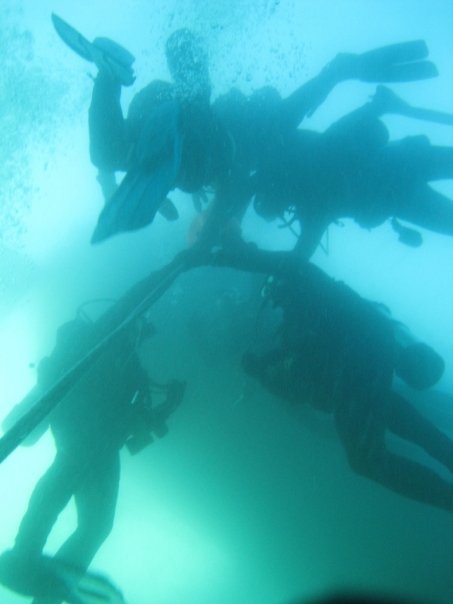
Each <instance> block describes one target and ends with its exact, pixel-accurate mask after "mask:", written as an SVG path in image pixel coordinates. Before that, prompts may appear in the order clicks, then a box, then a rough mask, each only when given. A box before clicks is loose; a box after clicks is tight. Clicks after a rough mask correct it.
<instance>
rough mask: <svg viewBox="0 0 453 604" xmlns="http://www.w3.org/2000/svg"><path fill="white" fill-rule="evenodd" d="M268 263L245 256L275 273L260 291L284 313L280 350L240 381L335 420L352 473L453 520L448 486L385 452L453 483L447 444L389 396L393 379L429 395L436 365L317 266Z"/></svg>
mask: <svg viewBox="0 0 453 604" xmlns="http://www.w3.org/2000/svg"><path fill="white" fill-rule="evenodd" d="M273 254H274V255H275V252H262V251H259V250H254V251H252V252H251V253H250V254H249V256H250V259H251V261H250V262H251V265H253V264H254V265H255V266H256V267H258V266H260V268H262V267H264V266H265V265H266V264H268V265H270V263H274V265H275V266H277V267H278V268H279V270H280V274H279V277H275V278H273V279H271V280H270V281H269V282H268V284H267V286H266V288H265V289H266V296H267V297H268V299H269V300H270V301H271V302H272V303H273V304H274V305H276V306H277V307H279V308H281V309H282V310H283V319H282V323H281V333H280V340H281V341H280V344H279V345H278V346H277V347H275V348H273V349H272V350H270V351H269V350H268V351H265V352H264V353H260V354H255V353H252V352H248V353H246V354H245V355H244V357H243V367H244V369H245V371H246V372H247V373H248V374H249V375H251V376H253V377H254V378H256V379H258V380H259V381H260V382H261V383H262V384H263V386H264V387H266V388H267V389H268V390H269V391H270V392H272V393H273V394H275V395H276V396H278V397H280V398H282V399H283V400H286V401H289V402H291V403H293V404H303V403H306V404H308V405H310V406H312V407H314V408H315V409H318V410H320V411H323V412H325V413H328V414H332V415H333V417H334V421H335V426H336V430H337V433H338V435H339V437H340V440H341V443H342V445H343V447H344V449H345V451H346V454H347V457H348V461H349V465H350V466H351V468H352V469H353V470H354V471H355V472H357V473H358V474H360V475H362V476H365V477H367V478H369V479H371V480H374V481H376V482H377V483H379V484H381V485H382V486H384V487H386V488H388V489H390V490H393V491H395V492H396V493H399V494H400V495H403V496H405V497H408V498H410V499H413V500H416V501H419V502H422V503H425V504H429V505H432V506H435V507H438V508H441V509H444V510H448V511H449V512H453V482H448V481H447V480H446V479H445V478H443V477H442V476H441V475H440V474H438V473H437V472H435V471H434V470H432V469H430V468H429V467H428V466H427V465H426V466H425V465H423V464H422V463H419V462H417V461H413V460H411V459H409V458H406V457H402V456H400V455H398V454H396V453H394V452H392V451H391V450H389V449H388V448H387V445H386V442H385V436H386V433H387V432H391V433H393V434H395V435H397V436H398V437H400V438H402V439H404V440H406V441H409V442H410V443H413V444H415V445H417V446H418V447H421V448H422V449H423V450H424V451H425V452H426V453H427V454H428V455H429V456H430V457H431V458H433V459H435V460H436V461H438V462H440V464H442V465H443V466H444V467H445V469H446V470H447V471H449V472H450V473H453V441H452V440H450V439H449V438H448V437H447V435H445V434H444V433H443V432H441V431H440V430H439V429H437V428H436V427H435V426H434V425H433V424H432V423H431V422H430V421H429V420H428V419H426V418H425V417H423V416H422V415H420V414H419V413H418V412H417V411H416V409H415V408H414V407H413V406H412V405H411V404H410V403H409V402H408V401H407V400H406V399H405V398H404V397H402V396H400V395H399V394H397V393H396V392H395V391H394V390H393V388H392V380H393V377H394V376H395V375H398V376H399V377H401V378H402V379H403V380H405V381H406V382H407V383H408V384H409V385H410V386H412V387H414V388H417V389H420V388H429V387H431V386H432V385H433V384H435V383H436V382H437V381H438V380H439V379H440V377H441V375H442V373H443V369H444V363H443V360H442V358H441V357H440V356H439V355H438V354H437V353H436V352H435V351H434V350H433V349H432V348H430V347H428V346H426V345H425V344H422V343H418V342H416V341H414V339H413V338H411V337H408V335H407V334H408V332H407V331H406V330H405V329H404V328H403V327H402V326H401V324H399V323H397V322H395V321H393V320H391V319H390V318H389V316H388V314H387V312H386V311H385V310H384V311H383V309H382V308H381V307H380V306H377V305H375V304H373V303H370V302H368V301H367V300H364V299H363V298H361V297H360V296H359V295H358V294H356V293H355V292H354V291H353V290H351V289H350V288H349V287H347V286H346V285H345V284H343V283H341V282H336V281H334V280H333V279H331V278H330V277H328V276H327V275H326V274H325V273H323V272H322V271H321V270H320V269H319V268H318V267H316V266H315V265H312V264H310V263H306V264H304V266H303V267H302V268H300V270H288V271H287V274H286V275H283V274H282V272H281V270H282V266H283V264H284V263H285V262H286V260H285V259H284V255H283V254H280V255H277V256H275V259H272V255H273ZM244 257H245V256H244ZM291 262H292V263H293V265H292V266H294V258H291Z"/></svg>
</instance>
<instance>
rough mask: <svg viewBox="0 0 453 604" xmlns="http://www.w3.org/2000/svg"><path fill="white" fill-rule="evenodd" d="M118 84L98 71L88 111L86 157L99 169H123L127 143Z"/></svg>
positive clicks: (125, 162)
mask: <svg viewBox="0 0 453 604" xmlns="http://www.w3.org/2000/svg"><path fill="white" fill-rule="evenodd" d="M120 96H121V84H120V83H119V82H118V81H116V80H114V79H113V78H111V77H110V76H109V75H108V74H106V73H105V72H103V71H102V70H100V71H99V73H98V75H97V77H96V80H95V82H94V89H93V96H92V99H91V105H90V110H89V134H90V157H91V161H92V162H93V164H94V165H95V166H96V167H97V168H99V170H102V171H106V172H114V171H116V170H125V169H126V167H127V166H126V164H127V155H128V144H127V135H126V122H125V120H124V117H123V112H122V110H121V105H120Z"/></svg>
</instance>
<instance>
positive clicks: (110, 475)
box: [55, 453, 120, 570]
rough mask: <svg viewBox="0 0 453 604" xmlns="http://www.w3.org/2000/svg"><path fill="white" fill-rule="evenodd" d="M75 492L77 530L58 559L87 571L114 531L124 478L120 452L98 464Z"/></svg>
mask: <svg viewBox="0 0 453 604" xmlns="http://www.w3.org/2000/svg"><path fill="white" fill-rule="evenodd" d="M93 465H94V466H95V467H94V468H92V471H90V473H89V475H88V476H87V478H86V480H85V481H84V484H83V486H81V488H80V489H79V490H77V492H76V493H75V502H76V507H77V528H76V530H75V531H74V533H73V534H72V535H71V536H70V537H69V539H67V540H66V542H65V543H64V544H63V545H62V546H61V548H60V549H59V550H58V552H57V553H56V555H55V558H57V559H59V560H62V561H63V562H66V563H68V564H71V565H74V566H76V567H77V568H79V569H80V570H86V569H87V568H88V566H89V565H90V563H91V560H92V559H93V557H94V555H95V554H96V552H97V551H98V549H99V548H100V546H101V545H102V543H103V542H104V541H105V539H106V538H107V537H108V535H109V534H110V532H111V530H112V526H113V521H114V517H115V509H116V502H117V498H118V487H119V479H120V461H119V453H116V454H114V455H112V456H111V457H110V456H109V459H108V460H102V461H100V462H99V461H98V462H96V461H95V460H94V461H93Z"/></svg>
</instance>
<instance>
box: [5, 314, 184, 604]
mask: <svg viewBox="0 0 453 604" xmlns="http://www.w3.org/2000/svg"><path fill="white" fill-rule="evenodd" d="M93 329H94V327H93V324H92V323H90V322H86V321H84V320H82V319H80V318H78V319H76V320H74V321H71V322H69V323H66V324H64V325H62V326H61V327H60V329H59V331H58V334H57V343H56V347H55V349H54V351H53V353H52V355H51V356H50V357H46V358H45V359H43V360H42V361H41V362H40V364H39V366H38V392H37V393H35V394H36V395H38V394H39V391H46V390H47V389H48V388H49V387H50V386H51V385H52V384H53V383H54V382H55V381H56V380H58V378H59V377H60V375H61V373H62V372H64V371H65V368H67V367H68V366H71V365H73V363H74V362H75V361H76V360H77V358H78V356H79V355H80V350H81V349H83V348H85V347H86V345H89V344H90V343H91V340H92V335H93ZM152 333H153V329H152V326H151V325H150V324H149V323H148V322H147V321H146V320H145V319H140V320H139V321H137V322H136V323H135V324H134V325H133V326H132V327H130V328H129V329H128V330H124V331H123V332H121V333H120V334H119V335H118V336H117V337H116V339H114V340H113V341H112V343H111V345H110V346H109V348H108V349H107V350H106V351H105V352H104V354H103V355H102V356H101V357H100V358H99V359H98V360H97V362H96V363H94V364H93V366H92V367H91V368H90V370H89V371H88V372H87V374H86V375H85V376H84V377H83V378H82V379H81V380H80V381H79V382H78V383H77V384H76V385H75V386H74V387H73V389H72V390H71V391H70V392H69V394H68V395H67V396H66V397H65V398H64V399H63V401H62V402H61V403H60V405H59V406H58V407H57V408H56V409H55V410H54V411H53V412H52V414H51V415H50V418H49V420H50V427H51V430H52V434H53V436H54V438H55V445H56V455H55V459H54V461H53V463H52V465H51V466H50V467H49V469H48V470H47V471H46V472H45V474H44V475H43V476H42V478H41V479H40V480H39V481H38V483H37V485H36V487H35V489H34V491H33V493H32V495H31V498H30V502H29V505H28V509H27V511H26V513H25V516H24V518H23V519H22V521H21V524H20V527H19V530H18V533H17V536H16V540H15V544H14V548H13V550H11V551H9V552H6V553H4V554H3V555H2V557H1V560H0V577H1V580H2V582H4V583H5V585H7V586H9V587H11V588H12V589H15V590H17V591H19V592H20V593H24V594H27V595H34V596H36V599H35V600H34V604H56V603H59V602H60V601H61V600H62V599H65V598H66V597H68V596H67V594H66V592H65V589H66V590H67V589H72V586H71V581H69V588H68V587H66V588H65V587H64V585H62V583H64V581H68V579H67V569H69V568H71V569H73V573H74V574H75V575H76V576H77V579H80V576H81V575H82V574H83V573H84V572H85V571H86V570H87V569H88V567H89V565H90V563H91V561H92V559H93V557H94V555H95V554H96V552H97V551H98V549H99V547H100V546H101V545H102V543H103V542H104V540H105V539H106V538H107V536H108V535H109V533H110V531H111V529H112V526H113V521H114V515H115V508H116V501H117V495H118V487H119V478H120V460H119V451H120V449H121V447H122V446H123V445H124V444H126V446H127V447H128V449H129V451H130V452H131V453H133V454H135V453H137V452H138V451H140V450H141V449H142V448H143V447H144V446H146V445H147V444H149V443H150V442H152V433H153V434H155V435H157V436H159V437H160V436H163V435H164V434H165V433H166V425H165V421H166V418H167V417H168V416H169V415H170V414H171V413H172V412H173V411H174V409H175V408H176V406H177V405H178V404H179V402H180V401H181V398H182V396H183V392H184V385H183V384H181V383H179V382H171V383H170V384H169V385H167V386H159V385H157V384H155V383H153V382H152V381H151V380H150V378H149V377H148V375H147V373H146V371H145V370H144V369H143V367H142V366H141V364H140V360H139V356H138V353H137V348H138V347H139V346H140V344H141V343H142V342H143V341H144V340H145V339H146V338H148V337H149V336H150V335H152ZM75 342H76V343H77V345H74V343H75ZM151 390H155V391H156V390H159V391H160V392H161V393H163V394H164V396H166V400H165V401H164V402H163V403H161V404H160V405H159V406H157V407H156V408H152V406H151V404H152V401H151ZM29 403H30V401H27V404H29ZM72 497H74V500H75V504H76V509H77V527H76V530H75V531H74V532H73V534H72V535H71V536H70V537H69V538H68V539H67V540H66V541H65V542H64V543H63V545H62V546H61V547H60V549H59V550H58V552H57V553H56V554H55V556H54V558H53V559H49V558H47V557H46V556H43V555H42V552H43V549H44V546H45V543H46V541H47V538H48V535H49V534H50V531H51V529H52V527H53V525H54V524H55V522H56V520H57V518H58V515H59V514H60V512H61V511H62V510H63V509H64V508H65V507H66V505H67V504H68V503H69V501H70V499H71V498H72ZM53 562H55V564H56V566H55V573H53V571H52V568H53ZM65 565H67V566H66V572H63V570H64V569H65ZM75 569H77V572H76V571H75ZM59 573H62V576H63V579H60V578H59ZM68 601H71V602H72V601H73V600H68ZM74 601H75V600H74ZM81 601H83V600H81Z"/></svg>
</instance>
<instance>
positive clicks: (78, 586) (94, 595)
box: [51, 558, 125, 604]
mask: <svg viewBox="0 0 453 604" xmlns="http://www.w3.org/2000/svg"><path fill="white" fill-rule="evenodd" d="M51 563H52V566H53V569H54V574H55V576H56V577H58V579H59V580H60V581H61V582H62V583H63V584H64V586H65V590H66V592H67V596H66V599H67V601H68V602H69V604H125V600H124V598H123V594H122V593H121V592H120V591H119V589H118V588H116V587H115V586H114V585H113V584H112V583H111V582H110V581H109V580H108V579H107V578H106V577H104V576H102V575H99V574H95V573H92V572H85V571H82V570H80V569H78V568H77V567H75V566H72V565H70V564H66V563H64V562H61V561H59V560H56V559H55V558H52V559H51Z"/></svg>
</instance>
